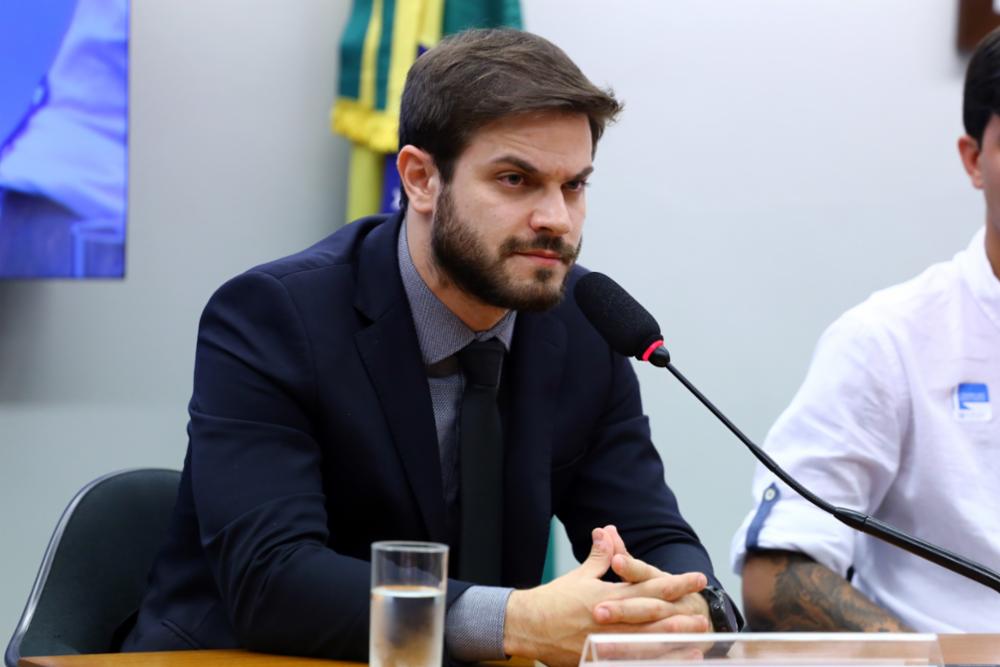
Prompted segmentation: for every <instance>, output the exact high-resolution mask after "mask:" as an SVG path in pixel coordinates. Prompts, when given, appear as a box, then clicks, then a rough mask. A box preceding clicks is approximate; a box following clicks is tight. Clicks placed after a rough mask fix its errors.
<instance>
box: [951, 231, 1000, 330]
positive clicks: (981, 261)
mask: <svg viewBox="0 0 1000 667" xmlns="http://www.w3.org/2000/svg"><path fill="white" fill-rule="evenodd" d="M956 260H958V262H959V265H960V266H961V267H962V275H963V276H964V278H965V282H966V284H968V286H969V289H970V290H972V294H973V296H975V298H976V301H978V302H979V304H980V306H982V308H983V310H984V311H985V312H986V315H987V316H988V317H989V318H990V320H992V321H993V323H994V324H996V325H997V326H998V327H1000V280H998V279H997V277H996V275H995V274H994V273H993V266H992V265H991V264H990V259H989V257H987V256H986V229H985V227H984V228H981V229H980V230H979V231H978V232H976V235H975V236H973V237H972V241H970V242H969V247H968V248H966V249H965V250H963V251H962V252H960V253H959V254H958V256H957V257H956Z"/></svg>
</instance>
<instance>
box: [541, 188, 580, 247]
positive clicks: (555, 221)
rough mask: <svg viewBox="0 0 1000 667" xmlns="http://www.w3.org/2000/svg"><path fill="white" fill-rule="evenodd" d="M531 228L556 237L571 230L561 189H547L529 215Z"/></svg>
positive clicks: (567, 208)
mask: <svg viewBox="0 0 1000 667" xmlns="http://www.w3.org/2000/svg"><path fill="white" fill-rule="evenodd" d="M531 228H532V229H533V230H535V231H536V232H547V233H549V234H553V235H556V236H562V235H564V234H567V233H568V232H569V231H570V229H571V228H572V221H571V219H570V215H569V207H568V206H567V204H566V195H565V193H564V192H563V190H562V188H555V187H553V188H550V189H547V190H546V191H545V192H544V193H543V195H542V196H541V197H540V198H539V200H538V202H537V203H536V205H535V210H534V211H533V212H532V215H531Z"/></svg>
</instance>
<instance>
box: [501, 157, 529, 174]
mask: <svg viewBox="0 0 1000 667" xmlns="http://www.w3.org/2000/svg"><path fill="white" fill-rule="evenodd" d="M492 164H512V165H514V166H515V167H517V168H518V169H520V170H521V171H523V172H525V173H526V174H537V173H538V167H536V166H535V165H533V164H531V163H530V162H528V161H527V160H522V159H521V158H519V157H517V156H516V155H501V156H500V157H498V158H496V159H494V160H493V161H492Z"/></svg>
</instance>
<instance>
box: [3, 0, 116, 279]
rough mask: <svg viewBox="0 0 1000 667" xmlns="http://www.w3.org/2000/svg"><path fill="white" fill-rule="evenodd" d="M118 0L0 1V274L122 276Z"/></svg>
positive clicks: (73, 276) (56, 276) (18, 275)
mask: <svg viewBox="0 0 1000 667" xmlns="http://www.w3.org/2000/svg"><path fill="white" fill-rule="evenodd" d="M128 25H129V22H128V0H0V278H121V277H123V276H124V274H125V222H126V210H127V206H126V202H127V192H128V184H127V174H128V169H127V143H128V142H127V139H128Z"/></svg>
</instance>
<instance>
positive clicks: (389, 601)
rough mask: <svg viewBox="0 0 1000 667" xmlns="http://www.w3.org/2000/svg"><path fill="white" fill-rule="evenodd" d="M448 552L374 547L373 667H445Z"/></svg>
mask: <svg viewBox="0 0 1000 667" xmlns="http://www.w3.org/2000/svg"><path fill="white" fill-rule="evenodd" d="M447 584H448V546H447V545H445V544H437V543H435V542H375V543H374V544H372V605H371V607H372V610H371V626H370V628H369V634H368V661H369V664H370V665H371V667H441V662H442V654H443V651H444V596H445V588H446V586H447Z"/></svg>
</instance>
